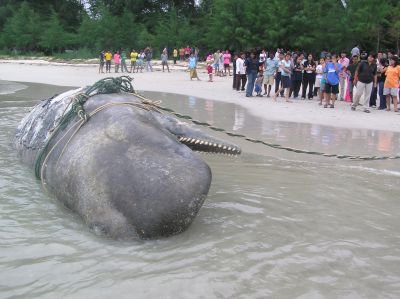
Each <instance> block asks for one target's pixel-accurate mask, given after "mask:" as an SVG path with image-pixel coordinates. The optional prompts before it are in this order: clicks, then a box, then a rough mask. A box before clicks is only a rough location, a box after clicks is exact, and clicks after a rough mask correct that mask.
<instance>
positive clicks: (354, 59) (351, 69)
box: [347, 55, 359, 102]
mask: <svg viewBox="0 0 400 299" xmlns="http://www.w3.org/2000/svg"><path fill="white" fill-rule="evenodd" d="M351 62H352V63H351V64H350V65H349V66H348V67H347V70H348V71H349V72H350V80H349V93H350V97H351V101H352V102H353V87H354V86H353V82H354V77H355V75H356V69H357V66H358V63H359V59H358V56H357V55H355V56H353V57H352V58H351Z"/></svg>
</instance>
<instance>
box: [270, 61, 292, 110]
mask: <svg viewBox="0 0 400 299" xmlns="http://www.w3.org/2000/svg"><path fill="white" fill-rule="evenodd" d="M290 58H291V54H290V53H286V55H285V59H283V60H282V61H280V62H279V69H280V72H281V80H282V87H281V88H279V89H278V90H277V91H276V92H275V94H274V101H276V97H277V96H278V95H279V94H280V93H281V92H282V91H284V92H285V100H286V102H288V103H290V102H291V101H290V100H289V92H290V86H291V82H290V75H291V73H292V62H291V60H290Z"/></svg>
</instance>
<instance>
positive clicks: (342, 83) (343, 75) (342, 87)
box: [338, 51, 350, 101]
mask: <svg viewBox="0 0 400 299" xmlns="http://www.w3.org/2000/svg"><path fill="white" fill-rule="evenodd" d="M338 63H340V65H341V66H342V70H341V71H340V73H339V86H340V91H339V99H340V100H341V101H344V98H345V96H346V78H347V74H346V71H347V67H348V66H349V63H350V60H349V59H348V58H347V57H346V52H345V51H342V52H341V53H340V58H339V61H338Z"/></svg>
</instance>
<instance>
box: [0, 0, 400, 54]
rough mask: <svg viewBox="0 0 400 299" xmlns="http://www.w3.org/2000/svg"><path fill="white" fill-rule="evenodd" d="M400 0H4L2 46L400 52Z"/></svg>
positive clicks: (95, 49)
mask: <svg viewBox="0 0 400 299" xmlns="http://www.w3.org/2000/svg"><path fill="white" fill-rule="evenodd" d="M399 16H400V1H398V0H319V1H314V0H300V1H293V0H257V1H248V0H201V1H196V0H160V1H156V0H135V1H129V0H25V1H22V0H2V1H1V3H0V49H3V50H4V51H10V50H14V51H15V50H17V51H19V52H22V53H24V52H44V53H46V54H54V53H60V52H63V51H65V50H66V49H71V50H76V49H83V48H85V49H88V50H89V51H91V52H92V53H97V52H99V51H100V50H101V49H120V48H126V49H131V48H136V49H141V48H145V47H147V46H151V47H153V48H154V49H162V48H164V47H168V48H173V47H181V46H186V45H190V46H196V47H197V48H199V49H200V50H213V49H230V50H235V51H240V50H246V49H251V48H261V47H263V48H277V47H280V48H287V49H301V50H305V51H311V52H318V51H321V50H323V49H327V50H330V51H340V50H342V49H346V50H348V49H351V48H352V47H353V46H354V45H355V44H359V45H360V46H361V48H363V49H367V50H369V51H377V50H386V49H391V50H394V51H396V52H399V40H400V18H399Z"/></svg>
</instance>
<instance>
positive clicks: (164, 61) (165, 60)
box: [161, 48, 169, 73]
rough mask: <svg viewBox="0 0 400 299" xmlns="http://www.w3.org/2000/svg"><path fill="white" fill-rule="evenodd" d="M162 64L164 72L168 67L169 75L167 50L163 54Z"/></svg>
mask: <svg viewBox="0 0 400 299" xmlns="http://www.w3.org/2000/svg"><path fill="white" fill-rule="evenodd" d="M161 64H162V71H163V72H164V68H165V67H167V70H168V73H169V66H168V53H167V49H166V48H165V49H164V50H163V51H162V53H161Z"/></svg>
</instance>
